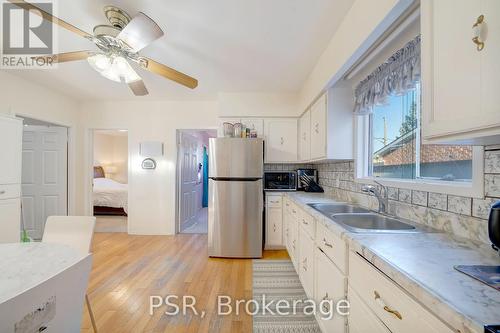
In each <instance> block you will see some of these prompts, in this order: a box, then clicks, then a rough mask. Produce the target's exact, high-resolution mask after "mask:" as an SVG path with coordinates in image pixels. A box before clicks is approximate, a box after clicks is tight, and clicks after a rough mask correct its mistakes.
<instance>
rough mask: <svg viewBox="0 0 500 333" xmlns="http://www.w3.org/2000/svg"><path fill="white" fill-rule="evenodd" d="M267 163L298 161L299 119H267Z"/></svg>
mask: <svg viewBox="0 0 500 333" xmlns="http://www.w3.org/2000/svg"><path fill="white" fill-rule="evenodd" d="M264 129H265V132H266V135H265V150H266V152H265V159H264V160H265V162H267V163H281V162H296V161H297V119H296V118H273V119H265V121H264Z"/></svg>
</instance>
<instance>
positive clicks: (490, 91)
mask: <svg viewBox="0 0 500 333" xmlns="http://www.w3.org/2000/svg"><path fill="white" fill-rule="evenodd" d="M421 4H422V16H421V20H422V21H421V26H422V101H423V105H422V133H423V138H424V139H427V140H434V141H436V142H438V141H443V140H445V141H453V139H451V140H450V139H449V138H446V136H455V139H459V138H461V137H462V138H472V139H473V138H474V137H476V138H477V137H480V136H481V132H480V131H481V130H486V129H489V130H492V129H493V128H494V127H497V128H498V126H500V118H499V117H498V114H499V113H500V94H498V87H499V86H500V64H499V62H498V59H499V57H500V25H499V24H500V23H499V22H498V19H500V14H499V12H500V2H499V1H496V0H439V1H437V0H434V1H432V0H423V1H422V3H421ZM481 14H484V22H485V23H484V24H483V25H482V27H483V29H482V31H483V33H482V34H481V35H482V37H483V38H484V39H485V47H484V49H483V50H482V51H478V50H477V49H476V45H475V44H474V43H473V42H472V40H471V37H470V36H471V35H472V28H471V27H472V25H473V24H474V23H475V22H476V20H477V18H478V17H479V15H481ZM486 31H487V33H486ZM450 54H453V61H450ZM472 131H479V132H477V133H475V134H474V133H471V132H472ZM491 134H494V133H491V132H489V135H491ZM496 134H500V131H497V133H496Z"/></svg>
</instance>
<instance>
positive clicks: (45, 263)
mask: <svg viewBox="0 0 500 333" xmlns="http://www.w3.org/2000/svg"><path fill="white" fill-rule="evenodd" d="M83 258H85V257H84V256H82V255H81V254H79V253H78V252H77V251H76V250H75V249H73V248H71V247H69V246H66V245H62V244H51V243H39V242H35V243H12V244H0V304H2V303H3V302H5V301H7V300H9V299H11V298H14V297H16V296H17V295H19V294H21V293H23V292H25V291H26V290H29V289H31V288H33V287H35V286H37V285H39V284H40V283H42V282H44V281H46V280H48V279H49V278H51V277H53V276H55V275H57V274H58V273H60V272H61V271H63V270H65V269H67V268H68V267H71V266H73V265H74V264H76V263H77V262H79V261H80V260H82V259H83Z"/></svg>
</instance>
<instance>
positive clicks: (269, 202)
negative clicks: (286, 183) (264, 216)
mask: <svg viewBox="0 0 500 333" xmlns="http://www.w3.org/2000/svg"><path fill="white" fill-rule="evenodd" d="M282 201H283V198H282V197H281V195H276V194H273V195H269V194H268V195H266V207H279V208H281V206H282Z"/></svg>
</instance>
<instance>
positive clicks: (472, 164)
mask: <svg viewBox="0 0 500 333" xmlns="http://www.w3.org/2000/svg"><path fill="white" fill-rule="evenodd" d="M419 44H420V37H417V38H415V39H414V40H412V41H411V42H410V43H408V44H407V45H406V46H405V47H404V48H403V49H401V50H399V51H398V52H397V53H396V54H394V55H393V56H392V57H391V58H390V59H389V60H388V61H387V62H386V63H384V64H383V65H381V66H380V67H379V68H377V69H376V71H374V72H373V73H372V74H370V76H368V77H367V78H366V79H365V80H363V81H362V82H361V83H360V84H359V85H358V86H357V87H356V103H357V104H356V110H355V113H357V114H358V116H357V117H355V118H356V121H355V123H356V127H357V144H356V147H357V149H356V151H357V153H356V157H357V159H356V178H357V179H358V180H361V181H362V182H365V181H372V180H374V179H377V180H378V181H382V183H385V184H386V185H388V186H394V187H402V188H411V189H417V190H424V191H435V192H440V193H449V194H455V195H464V196H476V197H481V196H482V192H483V189H482V187H483V180H482V178H483V177H482V168H483V160H482V159H483V156H482V155H483V152H482V148H481V147H472V146H468V145H436V144H432V145H427V144H424V143H423V142H422V141H421V127H420V124H421V121H420V117H421V103H420V101H421V95H420V84H421V83H420V68H419V66H420V59H419V58H420V47H419ZM450 121H452V120H451V119H450Z"/></svg>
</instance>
